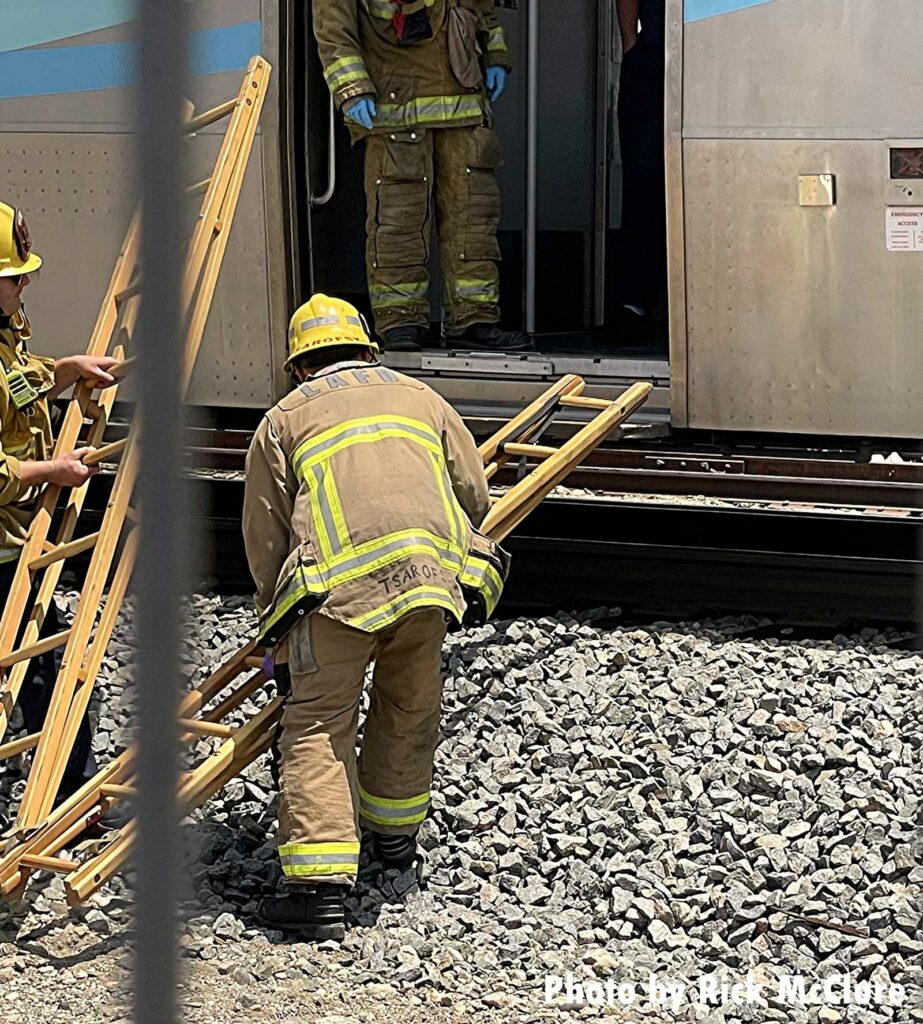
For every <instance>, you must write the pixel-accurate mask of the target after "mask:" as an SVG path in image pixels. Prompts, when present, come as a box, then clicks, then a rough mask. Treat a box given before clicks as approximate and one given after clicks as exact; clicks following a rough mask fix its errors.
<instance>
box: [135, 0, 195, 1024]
mask: <svg viewBox="0 0 923 1024" xmlns="http://www.w3.org/2000/svg"><path fill="white" fill-rule="evenodd" d="M186 7H187V4H186V3H185V2H184V0H142V2H141V4H140V18H139V22H138V30H139V39H138V52H139V55H140V57H139V74H138V76H137V83H138V84H137V89H138V94H137V95H138V100H137V104H136V107H137V116H138V122H139V123H138V131H137V140H138V143H137V161H138V165H137V166H138V181H139V184H140V188H141V204H142V240H141V266H142V268H143V274H144V295H143V299H142V302H141V310H140V315H139V322H138V339H139V363H140V365H139V368H138V369H139V372H138V374H137V381H138V414H139V417H140V422H141V460H140V467H139V478H138V488H137V492H138V503H139V509H140V512H141V524H140V527H139V529H140V530H141V542H140V545H139V553H138V566H137V574H136V577H135V591H136V594H137V622H138V713H139V729H138V740H139V750H138V761H137V766H138V787H137V788H138V796H137V803H136V809H137V813H138V843H137V844H136V848H135V849H136V852H135V860H134V863H135V868H136V870H137V879H138V881H137V939H136V953H135V956H136V962H135V1016H134V1019H135V1021H136V1022H137V1024H174V1022H175V1021H176V1019H177V1015H176V989H177V981H178V945H177V936H176V917H177V902H178V894H179V887H180V873H181V868H182V864H181V857H180V852H179V829H178V824H179V822H178V815H177V807H176V783H177V775H178V770H179V764H178V736H177V727H176V721H177V715H176V708H177V704H178V701H179V693H180V675H179V644H180V620H179V614H180V613H179V604H180V598H181V594H182V582H183V581H182V571H181V566H182V565H183V564H184V562H183V559H184V557H185V543H184V538H183V524H184V521H185V520H184V516H183V510H182V507H181V504H182V499H181V494H180V478H179V465H180V440H181V420H182V402H181V397H180V389H179V382H180V357H181V351H180V346H181V336H182V324H181V323H180V288H181V275H182V267H183V263H184V256H185V252H184V246H183V242H182V238H181V233H182V226H181V223H180V209H181V205H182V199H183V195H182V176H181V163H182V159H181V157H182V149H181V147H182V134H181V131H182V129H181V126H182V100H183V96H184V93H185V79H186V25H185V17H186Z"/></svg>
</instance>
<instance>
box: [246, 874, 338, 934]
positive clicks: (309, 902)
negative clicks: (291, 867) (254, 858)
mask: <svg viewBox="0 0 923 1024" xmlns="http://www.w3.org/2000/svg"><path fill="white" fill-rule="evenodd" d="M348 892H349V887H348V886H345V885H299V886H294V885H292V886H289V887H288V892H286V894H285V895H284V896H267V897H265V899H262V900H260V905H259V907H258V908H257V912H256V913H257V917H258V918H259V920H260V922H261V923H262V924H264V925H265V926H266V927H267V928H273V929H276V930H278V931H282V932H297V933H298V934H299V935H300V936H301V937H302V938H305V939H321V940H323V939H342V938H343V936H344V935H345V934H346V894H347V893H348Z"/></svg>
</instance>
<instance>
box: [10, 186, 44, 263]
mask: <svg viewBox="0 0 923 1024" xmlns="http://www.w3.org/2000/svg"><path fill="white" fill-rule="evenodd" d="M41 265H42V258H41V256H39V255H38V254H37V253H34V252H33V251H32V236H31V235H30V234H29V227H28V225H27V224H26V218H25V217H24V216H23V212H22V210H17V209H16V208H15V207H13V206H7V204H6V203H0V277H16V276H17V275H19V274H32V273H34V272H35V271H36V270H38V268H39V267H40V266H41Z"/></svg>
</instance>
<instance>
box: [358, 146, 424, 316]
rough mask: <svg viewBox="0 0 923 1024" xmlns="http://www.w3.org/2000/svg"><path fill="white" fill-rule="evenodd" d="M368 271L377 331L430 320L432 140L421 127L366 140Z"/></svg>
mask: <svg viewBox="0 0 923 1024" xmlns="http://www.w3.org/2000/svg"><path fill="white" fill-rule="evenodd" d="M365 146H366V148H365V195H366V203H367V208H368V218H367V222H366V233H367V238H366V273H367V276H368V284H369V299H370V300H371V303H372V312H373V313H374V314H375V328H376V330H377V331H378V333H379V334H382V333H384V332H385V331H388V330H391V329H392V328H394V327H404V326H412V325H418V326H420V327H427V326H428V325H429V271H428V270H427V263H428V262H429V248H430V245H429V243H430V224H431V222H430V201H431V198H432V181H433V140H432V135H431V134H430V132H428V131H425V130H423V129H417V130H415V131H409V130H404V131H401V132H394V133H393V134H391V135H372V136H369V138H368V139H367V140H366V144H365Z"/></svg>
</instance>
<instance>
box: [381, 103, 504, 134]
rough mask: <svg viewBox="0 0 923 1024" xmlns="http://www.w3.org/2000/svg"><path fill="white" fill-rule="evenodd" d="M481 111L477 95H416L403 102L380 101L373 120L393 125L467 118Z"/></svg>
mask: <svg viewBox="0 0 923 1024" xmlns="http://www.w3.org/2000/svg"><path fill="white" fill-rule="evenodd" d="M483 113H484V107H483V104H482V102H481V100H480V98H479V97H478V96H419V97H417V98H415V99H412V100H408V101H407V102H406V103H400V104H398V103H382V104H379V106H378V116H377V118H376V119H375V120H376V124H379V125H382V126H389V127H390V126H394V125H402V124H407V125H409V124H419V123H421V122H436V123H437V124H442V123H445V122H450V121H467V120H469V119H470V118H474V117H480V116H482V115H483Z"/></svg>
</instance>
